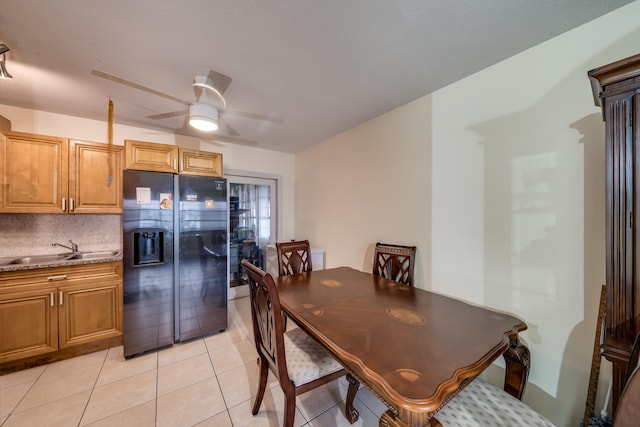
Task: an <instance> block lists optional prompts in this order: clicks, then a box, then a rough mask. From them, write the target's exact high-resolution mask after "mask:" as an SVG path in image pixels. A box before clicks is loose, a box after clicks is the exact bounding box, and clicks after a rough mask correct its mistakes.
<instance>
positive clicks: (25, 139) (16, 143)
mask: <svg viewBox="0 0 640 427" xmlns="http://www.w3.org/2000/svg"><path fill="white" fill-rule="evenodd" d="M0 144H1V146H0V148H1V149H2V151H1V153H2V159H1V160H2V161H1V162H0V163H2V166H0V167H2V169H3V170H2V172H3V174H2V176H3V182H2V204H1V206H0V211H1V212H12V213H13V212H15V213H61V212H62V206H63V204H66V201H67V200H68V198H69V187H68V181H69V178H68V176H69V175H68V174H69V167H68V160H67V159H68V153H69V143H68V141H67V140H66V139H64V138H56V137H47V136H41V135H32V134H27V133H18V132H2V133H0Z"/></svg>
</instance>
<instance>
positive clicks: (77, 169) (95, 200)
mask: <svg viewBox="0 0 640 427" xmlns="http://www.w3.org/2000/svg"><path fill="white" fill-rule="evenodd" d="M123 150H124V147H121V146H113V145H111V146H110V145H107V144H102V143H96V142H84V141H70V143H69V212H71V213H121V212H122V159H123Z"/></svg>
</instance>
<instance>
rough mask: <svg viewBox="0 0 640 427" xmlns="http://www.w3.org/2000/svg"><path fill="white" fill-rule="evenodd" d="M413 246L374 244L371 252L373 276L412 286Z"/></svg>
mask: <svg viewBox="0 0 640 427" xmlns="http://www.w3.org/2000/svg"><path fill="white" fill-rule="evenodd" d="M415 257H416V247H415V246H401V245H391V244H387V243H380V242H378V243H376V247H375V250H374V252H373V274H374V275H376V276H381V277H384V278H386V279H390V280H395V281H396V282H400V283H404V284H405V285H409V286H413V266H414V263H415Z"/></svg>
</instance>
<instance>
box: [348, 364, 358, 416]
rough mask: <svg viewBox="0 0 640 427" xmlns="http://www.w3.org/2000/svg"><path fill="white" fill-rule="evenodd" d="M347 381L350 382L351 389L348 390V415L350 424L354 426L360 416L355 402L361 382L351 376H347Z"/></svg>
mask: <svg viewBox="0 0 640 427" xmlns="http://www.w3.org/2000/svg"><path fill="white" fill-rule="evenodd" d="M347 381H349V389H348V390H347V402H346V415H347V419H348V420H349V422H350V423H351V424H353V423H355V422H356V421H358V417H359V416H360V414H359V413H358V410H357V409H356V408H354V406H353V400H354V399H355V397H356V393H357V392H358V388H359V387H360V382H359V381H358V380H357V379H355V378H353V377H352V376H351V374H347Z"/></svg>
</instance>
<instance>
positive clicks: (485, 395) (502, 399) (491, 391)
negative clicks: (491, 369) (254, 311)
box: [436, 378, 553, 427]
mask: <svg viewBox="0 0 640 427" xmlns="http://www.w3.org/2000/svg"><path fill="white" fill-rule="evenodd" d="M436 418H437V419H438V421H440V423H441V424H442V425H443V427H485V426H504V427H517V426H536V427H553V424H551V423H550V422H549V421H548V420H547V419H545V418H544V417H543V416H542V415H540V414H538V413H537V412H535V411H534V410H533V409H531V408H530V407H528V406H527V405H526V404H524V403H522V402H521V401H519V400H518V399H516V398H514V397H513V396H511V395H510V394H508V393H507V392H505V391H504V390H502V389H500V388H498V387H496V386H494V385H493V384H490V383H488V382H486V381H483V380H481V379H480V378H476V379H474V380H473V381H471V383H469V385H467V386H466V387H465V388H464V389H463V390H462V391H461V392H460V393H459V394H458V395H457V396H456V397H454V398H453V399H451V401H450V402H449V403H447V404H446V405H445V406H444V407H443V408H442V409H440V411H439V412H438V414H437V415H436Z"/></svg>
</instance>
